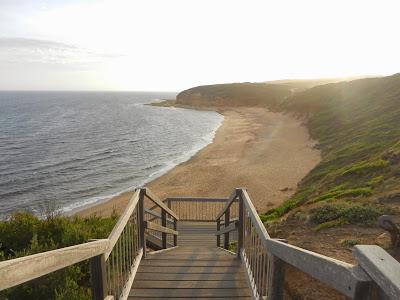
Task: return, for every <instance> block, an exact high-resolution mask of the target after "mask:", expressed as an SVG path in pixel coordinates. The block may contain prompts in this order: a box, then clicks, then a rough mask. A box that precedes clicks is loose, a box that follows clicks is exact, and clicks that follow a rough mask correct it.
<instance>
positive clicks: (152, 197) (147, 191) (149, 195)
mask: <svg viewBox="0 0 400 300" xmlns="http://www.w3.org/2000/svg"><path fill="white" fill-rule="evenodd" d="M141 190H143V191H144V193H145V195H146V196H147V198H149V199H150V200H151V201H153V202H154V203H155V204H157V205H158V206H159V207H160V208H161V209H163V210H165V211H166V212H167V213H168V214H169V215H170V216H171V217H173V218H174V219H175V220H177V221H179V218H178V216H177V215H176V214H175V213H174V212H173V211H172V210H170V209H169V208H168V206H167V205H165V204H164V202H163V201H161V200H160V198H158V197H157V196H156V195H155V194H153V192H152V191H151V190H150V189H148V188H141Z"/></svg>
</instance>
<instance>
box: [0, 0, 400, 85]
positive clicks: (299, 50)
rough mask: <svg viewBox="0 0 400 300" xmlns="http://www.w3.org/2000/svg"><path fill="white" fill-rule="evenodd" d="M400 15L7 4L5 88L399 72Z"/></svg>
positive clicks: (184, 2) (166, 4)
mask: <svg viewBox="0 0 400 300" xmlns="http://www.w3.org/2000/svg"><path fill="white" fill-rule="evenodd" d="M399 13H400V1H399V0H394V1H386V0H377V1H368V0H343V1H342V0H334V1H328V0H315V1H311V0H303V1H300V0H293V1H288V0H274V1H269V0H263V1H251V0H247V1H234V0H210V1H209V0H201V1H200V0H198V1H193V0H160V1H158V0H142V1H135V0H127V1H123V0H112V1H111V0H110V1H107V0H105V1H98V0H88V1H76V0H75V1H71V0H70V1H67V0H65V1H63V0H51V1H34V0H0V89H3V90H4V89H8V90H10V89H11V90H13V89H28V90H29V89H39V90H93V89H97V90H172V91H179V90H181V89H184V88H189V87H192V86H194V85H200V84H207V83H222V82H240V81H265V80H271V79H284V78H314V77H334V76H349V75H361V74H370V75H377V74H392V73H397V72H400V38H399V36H400V17H399Z"/></svg>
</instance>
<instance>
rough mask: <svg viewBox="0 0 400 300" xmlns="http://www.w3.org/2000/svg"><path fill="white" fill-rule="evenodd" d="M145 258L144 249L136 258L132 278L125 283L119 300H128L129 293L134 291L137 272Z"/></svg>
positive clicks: (131, 271)
mask: <svg viewBox="0 0 400 300" xmlns="http://www.w3.org/2000/svg"><path fill="white" fill-rule="evenodd" d="M142 257H143V249H140V250H139V252H138V255H136V257H135V262H134V264H133V265H132V266H131V270H130V276H129V279H128V281H127V282H126V283H125V285H124V287H123V290H122V292H121V295H120V297H119V298H118V299H119V300H126V299H128V297H129V293H130V291H131V289H132V283H133V281H134V279H135V276H136V273H137V270H138V268H139V265H140V262H141V260H142Z"/></svg>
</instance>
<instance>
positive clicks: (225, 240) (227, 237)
mask: <svg viewBox="0 0 400 300" xmlns="http://www.w3.org/2000/svg"><path fill="white" fill-rule="evenodd" d="M229 221H230V208H228V209H227V210H226V212H225V223H224V227H225V228H226V227H228V226H229ZM224 248H225V249H228V248H229V232H227V233H225V234H224Z"/></svg>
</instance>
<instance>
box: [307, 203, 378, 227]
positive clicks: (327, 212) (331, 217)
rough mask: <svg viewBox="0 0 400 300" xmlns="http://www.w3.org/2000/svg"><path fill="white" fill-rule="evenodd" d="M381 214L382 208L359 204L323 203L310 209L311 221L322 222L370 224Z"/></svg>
mask: <svg viewBox="0 0 400 300" xmlns="http://www.w3.org/2000/svg"><path fill="white" fill-rule="evenodd" d="M381 214H383V211H382V209H380V208H377V207H373V206H361V205H353V206H348V205H343V206H340V205H324V206H322V207H319V208H316V209H313V210H312V211H311V218H310V220H311V222H313V223H315V224H322V223H326V222H330V221H335V220H342V222H345V223H349V224H365V225H371V224H373V223H374V222H376V220H377V219H378V217H379V216H380V215H381Z"/></svg>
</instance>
